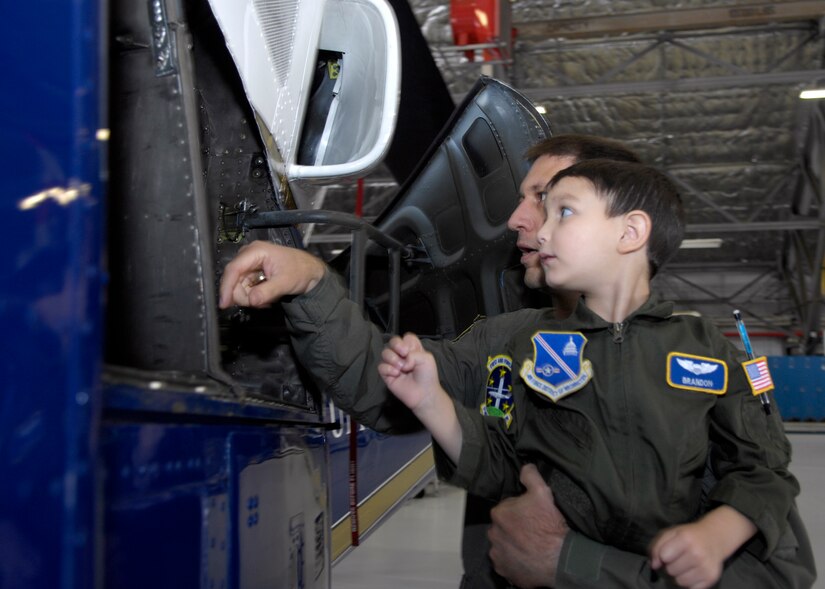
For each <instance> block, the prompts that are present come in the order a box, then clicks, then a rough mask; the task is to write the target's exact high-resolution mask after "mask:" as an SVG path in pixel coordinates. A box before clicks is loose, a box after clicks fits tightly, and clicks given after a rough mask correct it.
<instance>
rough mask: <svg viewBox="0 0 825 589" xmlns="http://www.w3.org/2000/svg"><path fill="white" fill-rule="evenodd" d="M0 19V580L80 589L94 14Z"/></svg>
mask: <svg viewBox="0 0 825 589" xmlns="http://www.w3.org/2000/svg"><path fill="white" fill-rule="evenodd" d="M3 8H4V10H3V20H2V25H0V27H2V30H0V60H2V63H3V76H4V79H3V92H0V137H2V138H3V141H2V142H0V162H1V163H0V166H2V169H0V233H1V234H2V235H3V237H4V254H3V256H0V382H2V392H0V470H2V473H3V484H1V485H0V506H2V507H0V565H2V566H0V579H2V583H3V586H4V587H8V588H17V587H25V588H26V589H38V588H44V589H45V588H49V589H53V588H55V587H90V588H91V587H93V586H94V582H93V576H94V546H95V542H94V539H95V532H94V530H95V529H96V526H95V522H94V514H95V510H94V490H95V488H96V485H95V483H94V480H93V473H94V469H93V467H92V464H93V459H92V457H93V456H94V453H95V450H96V436H95V428H94V427H93V424H94V423H95V420H96V416H97V414H98V412H99V403H98V401H99V390H100V388H99V380H98V375H99V368H100V353H101V324H100V322H101V315H102V313H101V296H100V293H101V282H102V276H103V274H102V270H101V268H102V262H101V259H102V256H101V251H102V237H101V235H102V233H101V232H102V219H103V210H102V197H103V191H102V185H101V182H100V160H101V149H100V146H99V144H98V142H97V141H96V139H95V131H96V129H97V128H98V127H99V126H100V118H101V111H100V103H99V98H100V96H101V82H100V76H99V71H100V68H99V63H98V60H99V59H100V55H101V52H100V51H99V45H100V34H99V31H100V26H99V22H98V18H99V4H98V2H96V1H90V0H75V1H73V2H64V1H59V0H45V1H43V2H35V3H32V2H12V3H5V4H4V6H3ZM27 199H29V200H27Z"/></svg>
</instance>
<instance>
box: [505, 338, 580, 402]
mask: <svg viewBox="0 0 825 589" xmlns="http://www.w3.org/2000/svg"><path fill="white" fill-rule="evenodd" d="M531 341H532V343H533V359H532V360H526V361H525V362H524V364H522V367H521V372H520V373H519V374H520V376H521V378H522V379H524V382H525V384H527V386H529V387H530V388H531V389H533V390H534V391H536V392H538V393H540V394H541V395H543V396H545V397H547V398H548V399H550V400H552V401H558V400H559V399H561V398H562V397H565V396H567V395H569V394H570V393H573V392H575V391H578V390H579V389H581V388H582V387H584V385H586V384H587V383H588V381H589V380H590V379H591V377H592V376H593V368H592V366H591V364H590V361H589V360H585V359H584V346H585V344H587V338H586V337H584V335H583V334H582V333H580V332H569V331H568V332H555V331H540V332H538V333H536V334H535V335H533V337H532V338H531Z"/></svg>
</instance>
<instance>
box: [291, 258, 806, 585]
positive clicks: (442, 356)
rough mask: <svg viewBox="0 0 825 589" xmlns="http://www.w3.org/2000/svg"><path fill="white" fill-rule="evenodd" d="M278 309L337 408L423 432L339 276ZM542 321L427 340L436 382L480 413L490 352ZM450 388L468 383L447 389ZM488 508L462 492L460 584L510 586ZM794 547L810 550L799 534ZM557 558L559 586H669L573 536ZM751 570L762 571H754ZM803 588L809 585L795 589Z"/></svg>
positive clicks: (639, 565) (522, 318)
mask: <svg viewBox="0 0 825 589" xmlns="http://www.w3.org/2000/svg"><path fill="white" fill-rule="evenodd" d="M282 306H283V308H284V311H285V314H286V317H287V323H288V327H289V330H290V333H291V335H292V341H293V346H294V348H295V351H296V354H297V356H298V358H299V359H300V361H301V363H302V364H303V365H304V367H305V368H307V370H308V372H309V373H310V374H311V375H312V377H313V379H314V380H315V382H316V384H317V386H318V387H319V388H320V389H321V390H322V391H324V392H325V393H326V394H328V395H330V396H331V398H332V399H333V400H334V402H335V403H336V405H337V406H338V407H339V408H341V409H343V410H345V411H347V412H348V413H350V414H351V415H353V417H354V418H355V419H356V420H357V421H358V422H359V423H362V424H364V425H366V426H368V427H371V428H373V429H376V430H378V431H382V432H389V433H403V432H408V431H417V430H420V429H421V425H420V423H418V421H417V420H416V419H415V417H414V416H413V415H412V413H411V412H409V411H408V410H407V409H406V407H403V405H401V403H400V402H398V401H397V399H395V397H393V396H392V394H391V393H390V392H389V391H388V390H387V389H386V387H385V385H384V382H383V380H382V379H381V378H380V376H379V375H378V371H377V365H378V362H379V361H380V355H381V351H382V350H383V348H384V343H385V342H384V338H383V336H382V334H381V332H380V331H379V330H378V329H377V328H376V327H375V326H374V325H373V324H372V323H370V322H368V321H365V320H364V318H363V315H362V312H361V309H360V308H358V306H357V305H355V304H353V303H352V302H351V301H349V300H348V298H347V290H346V287H345V286H344V283H343V281H342V280H341V278H340V277H339V276H337V275H335V274H333V273H332V272H331V271H328V272H327V274H326V276H325V277H324V278H323V279H322V280H321V281H320V282H319V283H318V285H317V286H316V287H315V288H314V289H313V290H312V291H310V292H309V293H307V294H305V295H300V296H296V297H293V298H291V299H290V300H289V301H285V302H284V303H283V305H282ZM540 316H541V311H537V310H530V309H526V310H523V311H519V312H518V313H515V314H510V315H508V316H506V317H505V316H500V317H493V318H489V319H486V320H481V321H478V322H476V323H475V324H474V325H473V327H472V329H470V330H468V331H467V333H465V334H463V335H462V337H461V338H459V339H458V340H457V341H456V342H438V341H425V342H424V345H425V347H426V348H427V349H428V350H430V351H431V352H432V353H433V354H434V355H435V357H436V359H437V361H438V369H439V378H440V379H441V382H442V383H443V384H445V387H446V388H447V389H448V390H449V391H450V392H451V394H453V395H455V398H456V399H457V400H458V402H459V403H461V404H462V405H465V406H467V407H470V408H473V409H474V410H476V411H478V410H479V408H480V407H481V405H482V404H483V403H484V402H485V394H484V389H485V383H486V379H487V376H488V374H487V372H488V371H487V368H486V364H487V361H488V356H489V351H490V350H494V349H502V348H503V346H504V345H505V344H506V342H507V341H508V340H509V339H510V337H511V335H512V334H513V332H514V330H516V329H519V328H520V327H527V326H529V325H532V324H535V322H536V321H538V319H539V317H540ZM450 383H465V384H467V386H466V387H456V386H450ZM554 492H556V494H557V497H558V494H559V491H556V490H555V489H554ZM492 505H493V504H492V503H490V502H488V501H485V500H483V499H481V498H478V497H474V496H473V495H471V494H470V495H468V499H467V510H466V512H465V524H464V525H465V528H464V536H463V539H462V560H463V564H464V571H465V577H464V579H463V581H462V587H470V588H473V589H476V588H477V589H486V588H496V587H507V586H508V585H507V583H506V582H505V581H504V580H503V579H501V577H498V576H497V575H496V574H495V573H494V572H493V570H492V566H491V564H490V561H489V558H488V557H487V550H488V548H489V544H488V541H487V537H486V529H487V527H488V525H489V521H490V520H489V509H490V507H491V506H492ZM802 531H803V532H804V529H803V530H802ZM803 540H804V542H803ZM800 544H801V545H802V546H803V548H804V547H807V549H808V551H809V552H810V548H809V546H808V544H807V537H804V534H803V538H802V540H800ZM562 557H563V560H560V562H559V569H558V572H557V579H556V587H557V588H558V589H565V588H567V587H587V586H592V587H597V586H598V587H616V588H624V587H627V588H630V587H650V588H655V587H667V586H669V585H668V584H667V582H666V580H664V579H662V578H657V577H656V575H653V574H652V573H651V572H650V570H649V568H647V559H646V558H645V557H642V556H639V555H636V554H632V553H628V552H623V551H620V550H618V549H616V548H613V547H611V546H606V545H602V544H598V543H595V542H592V541H590V540H588V539H587V538H585V537H584V536H581V535H579V534H577V533H576V532H574V531H571V532H570V533H569V534H568V535H567V538H566V539H565V543H564V546H563V548H562ZM733 562H734V564H735V563H736V562H738V561H733ZM734 568H736V567H734ZM752 569H753V567H750V569H748V571H750V570H752ZM755 570H757V571H760V570H762V569H761V568H760V567H756V569H755ZM726 575H727V572H726ZM789 578H790V576H789ZM758 586H759V585H755V587H758ZM783 586H785V585H783ZM787 586H788V587H791V585H787ZM807 586H810V584H807V585H806V584H801V585H798V587H800V588H801V587H807ZM794 587H796V585H794Z"/></svg>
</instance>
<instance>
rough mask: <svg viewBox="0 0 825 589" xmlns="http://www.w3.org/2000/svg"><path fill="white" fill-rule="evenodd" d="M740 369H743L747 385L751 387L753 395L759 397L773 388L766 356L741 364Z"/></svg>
mask: <svg viewBox="0 0 825 589" xmlns="http://www.w3.org/2000/svg"><path fill="white" fill-rule="evenodd" d="M742 368H744V369H745V376H747V377H748V384H750V385H751V390H752V391H753V394H754V395H761V394H762V393H766V392H768V391H769V390H771V389H772V388H773V379H772V378H771V372H770V370H768V358H767V356H760V357H759V358H754V359H753V360H748V361H747V362H743V363H742Z"/></svg>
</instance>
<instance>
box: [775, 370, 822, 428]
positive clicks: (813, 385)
mask: <svg viewBox="0 0 825 589" xmlns="http://www.w3.org/2000/svg"><path fill="white" fill-rule="evenodd" d="M768 366H769V367H770V370H771V376H772V377H773V382H774V385H775V386H776V390H775V391H774V393H773V395H774V399H775V401H776V403H777V405H779V409H780V411H781V412H782V417H783V419H784V420H785V421H792V420H799V421H823V420H825V357H823V356H769V357H768Z"/></svg>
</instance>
